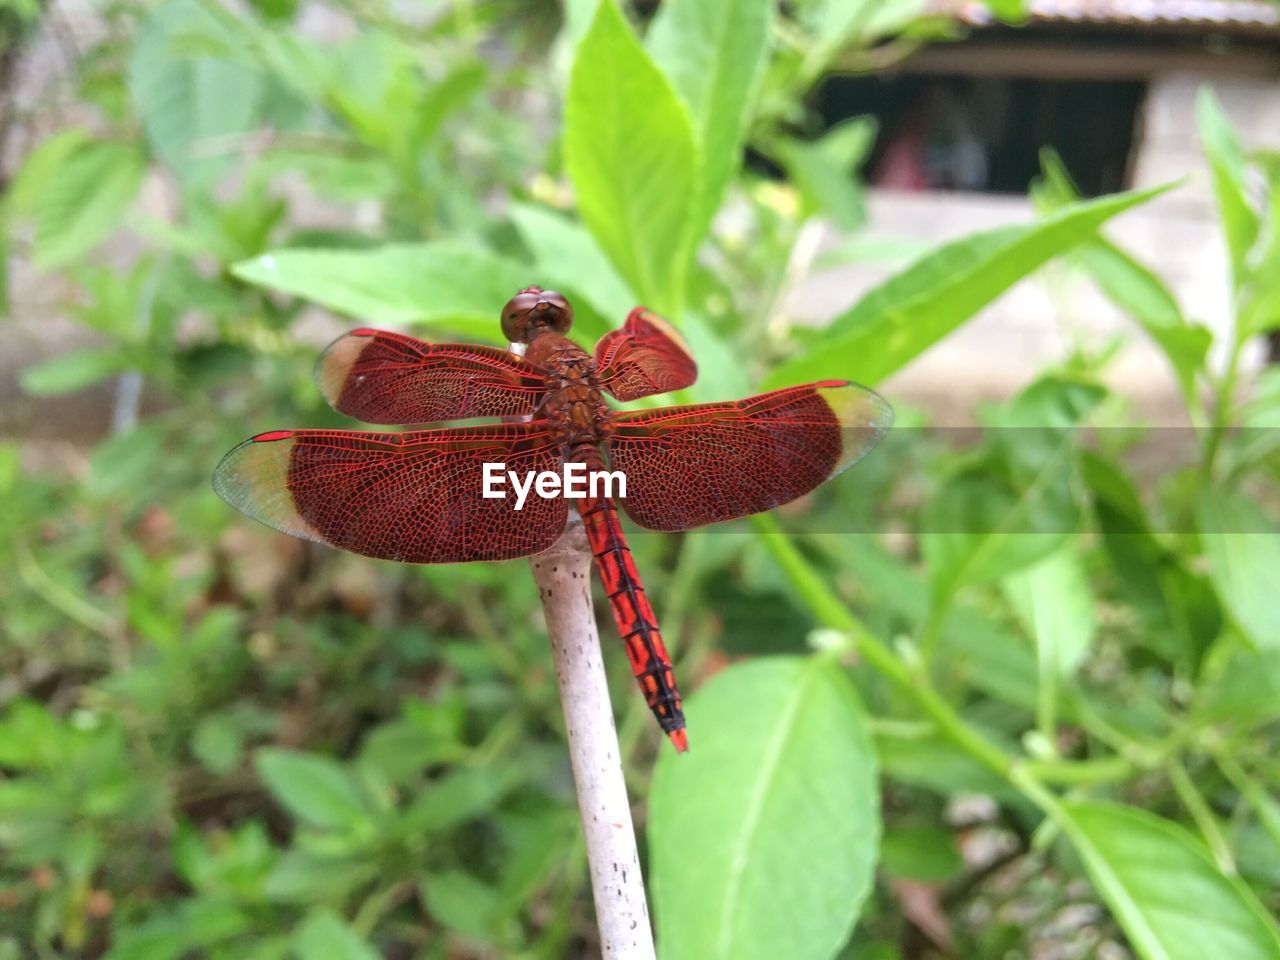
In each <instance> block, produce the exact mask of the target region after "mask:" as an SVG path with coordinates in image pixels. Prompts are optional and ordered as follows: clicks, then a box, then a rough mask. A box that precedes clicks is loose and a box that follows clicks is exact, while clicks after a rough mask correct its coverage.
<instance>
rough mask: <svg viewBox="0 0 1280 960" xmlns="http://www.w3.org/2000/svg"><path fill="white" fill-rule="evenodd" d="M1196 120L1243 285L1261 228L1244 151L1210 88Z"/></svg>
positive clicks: (1234, 272)
mask: <svg viewBox="0 0 1280 960" xmlns="http://www.w3.org/2000/svg"><path fill="white" fill-rule="evenodd" d="M1196 121H1197V124H1198V125H1199V128H1200V140H1201V141H1202V143H1203V145H1204V152H1205V156H1206V157H1207V158H1208V160H1209V168H1210V171H1211V172H1212V174H1213V193H1214V196H1215V197H1216V198H1217V200H1218V217H1219V218H1220V219H1221V220H1222V232H1223V234H1224V235H1225V236H1226V241H1227V250H1228V252H1229V253H1230V255H1231V272H1232V276H1233V277H1234V278H1235V282H1236V285H1237V286H1239V285H1240V284H1242V283H1243V282H1244V279H1245V277H1246V276H1247V274H1248V266H1247V264H1246V261H1247V259H1248V256H1249V251H1250V250H1252V249H1253V245H1254V244H1255V243H1256V242H1257V240H1258V232H1259V230H1260V229H1261V223H1260V221H1259V218H1258V214H1257V212H1256V211H1255V210H1254V209H1253V207H1252V206H1251V205H1250V203H1249V195H1248V191H1247V187H1246V185H1245V158H1244V151H1243V150H1242V149H1241V148H1240V140H1239V138H1238V137H1237V136H1236V132H1235V130H1233V129H1232V127H1231V122H1230V121H1229V120H1227V117H1226V114H1224V113H1223V112H1222V106H1221V105H1220V104H1219V103H1218V98H1217V97H1216V96H1215V95H1214V93H1213V90H1212V88H1210V87H1202V88H1201V90H1200V95H1199V97H1198V98H1197V100H1196Z"/></svg>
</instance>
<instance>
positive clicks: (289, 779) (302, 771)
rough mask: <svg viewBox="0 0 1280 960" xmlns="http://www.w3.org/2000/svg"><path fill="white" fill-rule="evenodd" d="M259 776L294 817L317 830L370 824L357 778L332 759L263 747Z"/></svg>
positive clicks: (259, 752)
mask: <svg viewBox="0 0 1280 960" xmlns="http://www.w3.org/2000/svg"><path fill="white" fill-rule="evenodd" d="M256 764H257V769H258V776H260V777H262V779H263V782H265V783H266V785H267V789H268V790H270V791H271V795H272V796H274V797H275V798H276V799H277V800H279V801H280V803H281V804H283V805H284V807H285V808H286V809H287V810H288V811H289V812H290V813H292V814H293V815H294V816H296V817H298V818H299V819H301V820H303V821H305V822H306V823H309V824H311V825H312V826H315V827H322V828H327V829H331V830H345V829H349V828H351V827H354V826H358V825H361V824H364V823H367V822H368V821H369V808H368V806H367V804H366V803H365V799H364V797H363V796H362V795H361V793H360V790H359V788H358V786H357V785H356V782H355V780H354V778H353V777H352V776H351V775H350V774H349V773H347V771H346V770H345V769H344V768H343V766H342V765H341V764H340V763H338V762H337V761H336V760H333V759H331V758H329V757H322V756H319V755H317V754H310V753H298V752H296V751H293V750H280V749H276V748H271V747H268V748H264V749H262V750H259V751H258V753H257V757H256Z"/></svg>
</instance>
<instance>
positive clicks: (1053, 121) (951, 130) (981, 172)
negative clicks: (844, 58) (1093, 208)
mask: <svg viewBox="0 0 1280 960" xmlns="http://www.w3.org/2000/svg"><path fill="white" fill-rule="evenodd" d="M1144 92H1145V84H1143V83H1141V82H1137V81H1128V80H1124V81H1121V80H1117V81H1090V80H1069V81H1063V80H1052V81H1050V80H1032V79H1025V78H1021V77H1018V78H1013V77H1008V78H1006V77H965V76H937V75H930V76H910V75H891V76H857V77H850V76H833V77H831V78H829V79H828V80H827V81H826V83H824V84H823V86H822V89H821V90H820V91H819V94H818V102H817V104H816V105H817V107H818V109H819V111H820V112H821V114H822V117H823V120H824V122H825V123H826V124H828V125H834V124H836V123H839V122H840V121H842V120H846V119H848V118H850V117H856V116H863V115H867V114H870V115H871V116H874V117H875V118H876V119H877V121H879V124H880V130H879V134H878V135H877V137H876V146H875V149H874V151H873V152H872V155H871V157H870V158H869V160H868V162H867V164H866V167H865V168H864V169H865V174H866V177H867V181H868V182H869V183H871V184H873V185H880V186H885V187H893V188H897V189H905V190H969V191H976V192H982V193H1017V194H1023V193H1026V191H1027V188H1028V187H1029V186H1030V185H1031V182H1032V180H1033V179H1034V178H1035V177H1036V176H1037V175H1038V173H1039V171H1040V150H1041V148H1042V147H1053V148H1054V149H1056V150H1057V151H1058V153H1059V154H1060V155H1061V156H1062V159H1063V161H1064V162H1065V164H1066V167H1067V169H1068V170H1070V171H1071V174H1072V176H1073V177H1074V178H1075V180H1076V183H1077V184H1078V186H1079V187H1080V190H1081V192H1082V193H1083V194H1084V195H1085V196H1091V197H1092V196H1100V195H1102V194H1104V193H1114V192H1115V191H1117V190H1123V189H1125V188H1126V187H1128V186H1129V185H1130V164H1131V159H1132V153H1133V147H1134V144H1135V142H1136V140H1137V137H1138V125H1139V116H1140V113H1139V111H1140V107H1141V105H1142V99H1143V94H1144Z"/></svg>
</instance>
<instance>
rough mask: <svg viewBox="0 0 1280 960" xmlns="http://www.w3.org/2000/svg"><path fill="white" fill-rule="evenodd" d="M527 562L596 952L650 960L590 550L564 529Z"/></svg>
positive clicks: (572, 529) (576, 528)
mask: <svg viewBox="0 0 1280 960" xmlns="http://www.w3.org/2000/svg"><path fill="white" fill-rule="evenodd" d="M529 563H530V565H531V566H532V567H533V579H534V582H535V583H537V585H538V593H539V595H540V596H541V598H542V609H543V612H544V613H545V614H546V618H547V633H548V634H549V635H550V638H551V650H552V653H553V654H554V656H555V664H556V680H557V682H558V683H559V686H560V704H561V706H562V707H563V709H564V722H565V731H566V734H567V737H568V741H569V758H570V760H571V762H572V764H573V780H574V785H575V786H576V788H577V792H578V813H579V815H580V816H581V818H582V833H583V836H584V837H585V838H586V841H587V861H588V864H589V866H590V871H591V892H592V896H593V897H594V899H595V904H596V923H597V926H598V927H599V929H600V951H601V954H602V956H604V957H607V958H610V960H653V958H654V956H655V953H654V946H653V932H652V930H651V929H650V926H649V905H648V902H647V901H646V899H645V891H644V878H643V877H642V876H641V873H640V855H639V852H638V850H637V847H636V835H635V828H634V827H633V826H632V823H631V806H630V803H629V802H628V800H627V786H626V781H625V779H624V777H623V772H622V751H621V750H620V749H619V747H618V732H617V730H616V729H615V728H614V720H613V705H612V704H611V703H610V701H609V685H608V682H607V679H606V677H605V671H604V660H603V659H602V657H601V654H600V635H599V633H598V632H597V631H596V619H595V612H594V610H593V609H592V606H591V548H590V546H588V544H587V537H586V533H585V532H584V531H583V529H582V524H581V523H579V522H577V521H576V520H575V521H574V522H572V523H570V525H569V529H568V530H566V531H565V533H564V535H563V536H562V537H561V538H560V539H559V540H557V541H556V543H555V545H554V546H552V547H551V549H549V550H547V551H545V552H544V553H540V554H538V555H537V556H536V557H533V558H531V559H530V561H529Z"/></svg>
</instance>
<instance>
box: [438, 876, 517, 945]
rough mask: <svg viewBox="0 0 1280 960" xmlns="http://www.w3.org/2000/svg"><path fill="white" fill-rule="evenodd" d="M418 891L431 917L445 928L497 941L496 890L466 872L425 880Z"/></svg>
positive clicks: (480, 938) (484, 939)
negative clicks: (495, 925)
mask: <svg viewBox="0 0 1280 960" xmlns="http://www.w3.org/2000/svg"><path fill="white" fill-rule="evenodd" d="M418 889H419V891H420V893H421V896H422V900H423V902H424V903H425V904H426V906H427V910H428V911H429V912H430V914H431V916H432V917H434V918H435V919H436V920H438V921H439V922H440V923H442V924H444V925H445V926H446V927H449V928H450V929H451V930H457V931H458V932H459V933H463V934H466V935H467V936H470V937H476V938H477V939H479V940H483V941H485V942H492V941H493V940H494V939H495V930H494V920H495V915H496V914H497V913H498V896H497V893H496V891H495V890H494V889H493V887H491V886H489V885H488V884H486V883H483V882H481V881H480V880H478V879H477V878H476V877H474V876H472V875H471V874H470V873H467V872H466V871H464V870H445V871H442V872H440V873H433V874H430V875H428V876H426V877H424V878H423V879H422V881H421V882H420V883H419V885H418Z"/></svg>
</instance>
